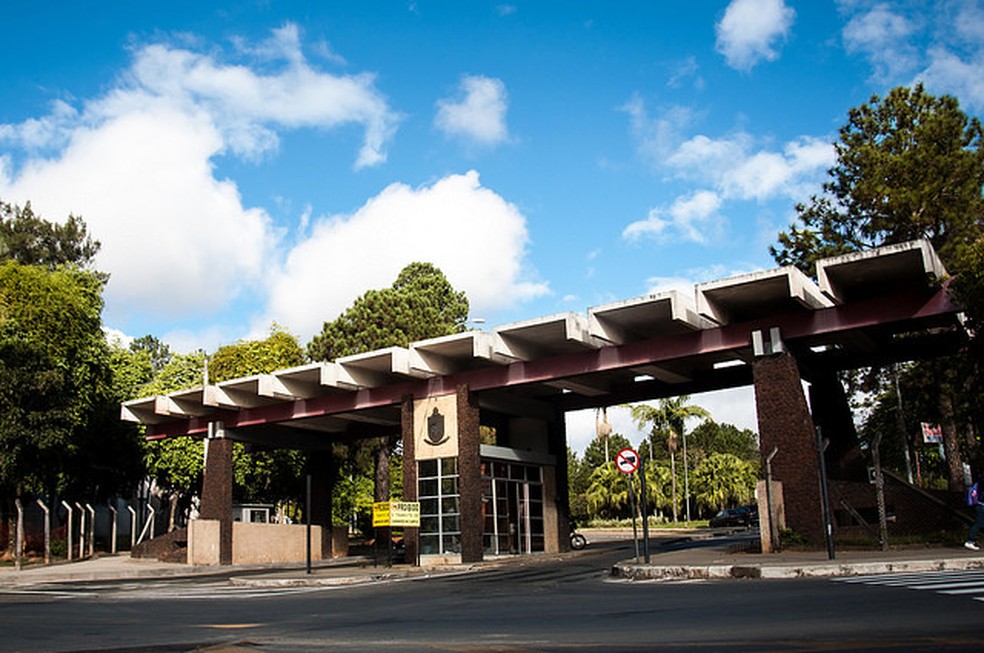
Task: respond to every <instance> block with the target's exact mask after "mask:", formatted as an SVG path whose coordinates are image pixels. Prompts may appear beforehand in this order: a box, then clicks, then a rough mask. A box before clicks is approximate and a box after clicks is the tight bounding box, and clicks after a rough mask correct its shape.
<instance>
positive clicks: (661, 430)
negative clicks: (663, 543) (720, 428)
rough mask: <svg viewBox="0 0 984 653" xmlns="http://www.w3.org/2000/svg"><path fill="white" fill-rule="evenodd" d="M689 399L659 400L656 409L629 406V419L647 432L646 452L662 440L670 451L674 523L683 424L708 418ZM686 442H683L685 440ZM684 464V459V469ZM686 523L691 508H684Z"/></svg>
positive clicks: (708, 415)
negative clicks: (685, 510)
mask: <svg viewBox="0 0 984 653" xmlns="http://www.w3.org/2000/svg"><path fill="white" fill-rule="evenodd" d="M689 401H690V397H689V396H688V395H681V396H679V397H676V398H674V399H660V400H659V401H658V402H657V404H656V405H655V406H651V405H649V404H637V405H635V406H630V409H631V411H632V419H633V420H635V422H636V425H637V426H638V427H639V430H640V431H642V430H645V429H647V427H648V430H649V449H650V451H656V449H657V442H658V441H659V440H661V439H664V438H665V440H666V443H667V448H668V449H669V451H670V474H671V479H672V481H673V485H672V503H673V506H672V508H673V521H674V522H677V521H679V520H678V518H677V506H678V505H679V504H678V502H677V483H676V452H677V448H678V442H679V440H680V438H682V437H685V435H686V434H685V429H686V422H687V420H688V419H690V418H693V417H710V414H709V413H708V412H707V411H706V410H705V409H703V408H701V407H700V406H696V405H691V404H688V403H687V402H689ZM684 442H686V440H684ZM686 464H687V461H686V459H684V465H686ZM687 476H688V475H687V468H686V467H684V479H685V482H687V481H686V479H687ZM687 519H688V520H689V519H690V508H689V504H688V506H687Z"/></svg>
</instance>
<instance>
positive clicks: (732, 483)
mask: <svg viewBox="0 0 984 653" xmlns="http://www.w3.org/2000/svg"><path fill="white" fill-rule="evenodd" d="M757 477H758V475H757V470H756V465H755V464H754V463H752V462H750V461H748V460H742V459H741V458H739V457H738V456H736V455H734V454H730V453H712V454H710V455H708V456H707V457H706V458H704V459H703V460H701V461H700V462H699V463H698V464H697V465H696V466H695V467H694V497H695V498H696V499H697V505H698V506H701V507H704V508H707V509H709V510H711V511H717V510H723V509H724V508H726V507H728V506H729V505H740V504H745V503H748V502H749V501H751V500H752V497H753V496H755V481H756V479H757Z"/></svg>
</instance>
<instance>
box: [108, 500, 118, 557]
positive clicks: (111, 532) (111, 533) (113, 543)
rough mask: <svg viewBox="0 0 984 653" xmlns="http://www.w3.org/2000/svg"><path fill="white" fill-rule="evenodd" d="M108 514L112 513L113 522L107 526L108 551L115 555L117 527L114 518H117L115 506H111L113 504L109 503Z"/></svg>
mask: <svg viewBox="0 0 984 653" xmlns="http://www.w3.org/2000/svg"><path fill="white" fill-rule="evenodd" d="M109 514H110V515H112V519H113V524H112V526H110V528H109V540H110V541H109V552H110V553H112V554H113V555H116V527H117V525H116V519H117V513H116V508H115V507H114V506H113V504H109Z"/></svg>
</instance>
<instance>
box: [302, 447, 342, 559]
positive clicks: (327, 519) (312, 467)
mask: <svg viewBox="0 0 984 653" xmlns="http://www.w3.org/2000/svg"><path fill="white" fill-rule="evenodd" d="M308 461H309V472H308V473H310V474H311V524H312V525H314V526H320V527H321V542H320V543H318V542H314V543H312V547H313V546H320V551H321V557H320V559H321V560H327V559H329V558H331V557H332V556H333V554H334V553H335V552H334V551H332V539H333V538H332V528H333V527H334V522H333V521H332V515H331V494H332V488H333V487H334V484H335V457H334V455H333V454H332V451H331V449H326V450H322V451H312V452H311V454H310V457H309V459H308ZM306 521H307V519H306V517H305V522H306Z"/></svg>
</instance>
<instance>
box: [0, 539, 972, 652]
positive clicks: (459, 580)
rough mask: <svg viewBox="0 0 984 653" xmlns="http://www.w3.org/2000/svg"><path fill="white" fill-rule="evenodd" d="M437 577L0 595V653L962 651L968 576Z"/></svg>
mask: <svg viewBox="0 0 984 653" xmlns="http://www.w3.org/2000/svg"><path fill="white" fill-rule="evenodd" d="M588 553H590V555H581V556H578V557H574V558H568V559H564V560H558V559H557V558H556V557H552V556H542V557H538V558H536V559H533V560H529V561H527V562H525V563H523V564H509V565H503V566H500V567H498V568H493V569H486V570H483V571H481V572H477V573H467V574H461V575H454V576H445V577H440V578H428V579H420V580H408V581H395V582H382V583H375V584H371V585H362V586H350V587H335V588H255V587H248V586H247V587H243V586H234V585H231V584H229V583H228V582H227V581H226V580H225V579H222V578H214V577H213V578H208V579H202V578H199V579H180V580H177V579H172V580H161V581H144V582H139V583H138V582H119V583H75V584H71V585H60V586H58V587H57V588H56V587H49V588H38V589H34V590H30V591H16V592H15V591H10V592H0V651H59V652H65V651H134V652H140V651H146V652H160V651H206V650H207V651H213V652H229V653H232V652H239V651H243V652H256V653H267V652H269V653H273V652H277V653H279V652H285V651H300V652H306V651H353V652H356V653H362V652H369V651H373V652H376V651H381V652H384V653H385V652H390V651H392V652H396V651H399V652H400V653H418V652H421V653H422V652H427V653H434V652H441V651H467V652H474V653H478V652H495V653H525V652H533V651H539V652H553V651H558V652H560V651H602V652H606V653H621V652H629V651H661V652H678V651H679V652H688V653H690V652H693V651H728V652H732V651H735V652H738V651H740V652H745V651H770V652H784V651H789V652H800V651H938V652H949V651H975V652H978V653H979V652H980V651H981V650H984V649H982V647H984V574H982V573H981V572H962V573H961V574H959V575H956V574H952V573H951V574H941V573H938V574H921V575H914V576H911V577H907V576H900V577H888V579H887V580H888V581H891V582H892V583H893V584H892V585H885V584H878V583H883V582H886V579H885V578H871V579H865V578H861V579H850V580H847V579H840V580H832V579H803V580H781V581H778V580H771V581H770V580H720V581H701V582H693V581H691V582H655V581H650V582H631V581H614V580H612V579H610V578H609V577H608V575H607V570H608V568H609V567H610V565H611V564H612V562H614V561H616V560H620V559H625V558H627V557H630V556H631V553H632V552H631V550H630V549H629V548H628V547H627V546H626V543H625V542H621V543H608V544H601V545H592V546H591V547H589V549H588Z"/></svg>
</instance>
